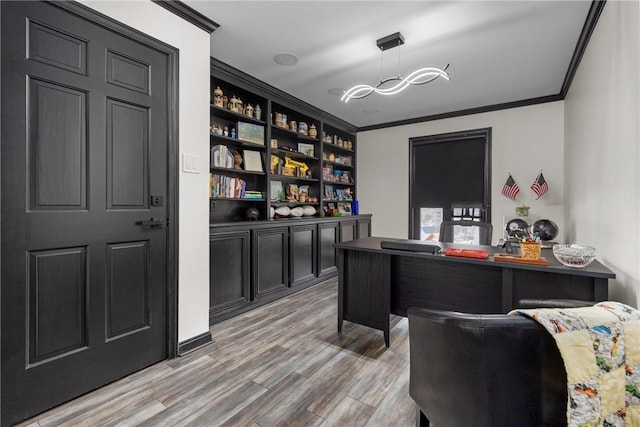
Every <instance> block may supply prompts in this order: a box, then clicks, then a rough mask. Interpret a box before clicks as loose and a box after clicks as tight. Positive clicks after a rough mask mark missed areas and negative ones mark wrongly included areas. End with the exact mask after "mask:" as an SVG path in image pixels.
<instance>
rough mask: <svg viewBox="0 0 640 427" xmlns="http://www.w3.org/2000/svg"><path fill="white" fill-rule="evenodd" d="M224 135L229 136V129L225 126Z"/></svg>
mask: <svg viewBox="0 0 640 427" xmlns="http://www.w3.org/2000/svg"><path fill="white" fill-rule="evenodd" d="M222 134H223V135H224V136H229V128H228V127H226V126H225V127H224V130H223V131H222Z"/></svg>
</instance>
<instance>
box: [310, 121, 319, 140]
mask: <svg viewBox="0 0 640 427" xmlns="http://www.w3.org/2000/svg"><path fill="white" fill-rule="evenodd" d="M309 136H310V137H312V138H315V137H316V136H318V130H317V129H316V125H315V124H313V123H312V124H311V126H310V127H309Z"/></svg>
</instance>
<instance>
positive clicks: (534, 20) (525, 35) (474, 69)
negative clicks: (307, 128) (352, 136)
mask: <svg viewBox="0 0 640 427" xmlns="http://www.w3.org/2000/svg"><path fill="white" fill-rule="evenodd" d="M183 3H185V4H187V5H188V6H190V7H191V8H193V9H195V10H196V11H198V12H200V13H202V14H203V15H205V16H207V17H208V18H210V19H211V20H213V21H215V22H216V23H218V24H219V25H220V27H219V28H218V29H216V30H215V31H214V32H213V33H212V34H211V56H213V57H214V58H216V59H218V60H220V61H222V62H225V63H227V64H229V65H231V66H233V67H235V68H237V69H239V70H241V71H243V72H245V73H247V74H249V75H251V76H253V77H255V78H257V79H259V80H262V81H263V82H266V83H268V84H270V85H272V86H274V87H276V88H278V89H280V90H282V91H284V92H286V93H288V94H290V95H293V96H294V97H296V98H299V99H301V100H303V101H305V102H307V103H309V104H311V105H314V106H315V107H317V108H320V109H322V110H324V111H326V112H328V113H330V114H333V115H334V116H337V117H339V118H341V119H343V120H345V121H347V122H349V123H351V124H353V125H355V126H357V127H359V128H362V127H368V126H376V125H380V124H385V123H390V122H396V121H402V120H407V119H413V118H419V117H425V116H432V115H438V114H444V113H451V112H456V111H461V110H467V109H477V108H482V107H486V106H491V105H497V104H504V103H510V102H518V101H523V100H528V99H532V98H539V97H545V96H551V95H557V94H559V93H560V90H561V88H562V84H563V82H564V80H565V76H566V75H567V70H568V68H569V64H570V62H571V58H572V55H573V52H574V50H575V49H576V44H577V43H578V39H579V37H580V33H581V31H582V28H583V26H584V24H585V21H586V19H587V15H588V12H589V8H590V6H591V1H586V0H578V1H576V0H573V1H481V0H477V1H327V0H325V1H313V0H297V1H269V0H262V1H237V0H235V1H229V0H227V1H217V0H213V1H211V0H207V1H203V0H186V1H183ZM395 32H401V33H402V35H403V36H404V38H405V44H404V45H402V46H400V47H397V48H393V49H389V50H386V51H384V52H382V51H380V49H378V47H377V46H376V40H377V39H379V38H382V37H384V36H387V35H389V34H392V33H395ZM283 52H290V53H294V54H295V55H296V56H297V57H298V62H297V63H296V64H295V65H279V64H277V63H276V62H275V61H274V56H275V55H277V54H280V53H283ZM446 64H450V65H449V68H448V72H449V74H450V76H451V80H450V81H447V80H444V79H437V80H435V81H433V82H431V83H428V84H425V85H421V86H411V87H408V88H407V89H406V90H405V91H403V92H401V93H399V94H396V95H393V96H382V95H377V94H372V95H370V96H368V97H366V98H363V99H359V100H358V99H353V100H351V101H349V102H348V103H346V104H345V103H344V102H341V101H340V94H338V95H332V94H331V93H329V90H331V89H336V88H338V90H337V92H338V93H340V91H341V90H344V89H349V88H350V87H351V86H353V85H356V84H362V83H366V84H371V85H375V84H377V83H378V82H379V81H380V80H381V77H382V78H386V77H391V76H396V75H398V74H399V75H401V76H406V75H407V74H409V73H410V72H412V71H414V70H415V69H417V68H422V67H429V66H437V67H444V66H445V65H446ZM333 92H336V90H334V91H333Z"/></svg>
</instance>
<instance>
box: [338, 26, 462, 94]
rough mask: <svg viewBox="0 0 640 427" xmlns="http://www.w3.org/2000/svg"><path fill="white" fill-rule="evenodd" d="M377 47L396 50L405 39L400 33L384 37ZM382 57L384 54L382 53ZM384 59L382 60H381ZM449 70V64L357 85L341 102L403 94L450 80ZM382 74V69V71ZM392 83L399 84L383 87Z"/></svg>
mask: <svg viewBox="0 0 640 427" xmlns="http://www.w3.org/2000/svg"><path fill="white" fill-rule="evenodd" d="M376 44H377V46H378V47H379V48H380V50H381V51H385V50H387V49H391V48H394V47H396V46H400V45H402V44H404V37H403V36H402V34H400V33H395V34H391V35H389V36H386V37H383V38H381V39H378V40H377V41H376ZM381 55H382V53H381ZM381 59H382V58H381ZM399 63H400V52H399V51H398V64H399ZM447 68H449V64H447V65H446V66H445V67H444V68H437V67H424V68H420V69H418V70H415V71H414V72H413V73H411V74H409V75H408V76H407V77H400V76H399V75H398V76H397V77H390V78H387V79H384V80H382V79H381V80H380V83H378V84H377V85H375V86H371V85H367V84H360V85H355V86H354V87H352V88H351V89H349V90H347V91H346V92H344V94H343V95H342V97H341V98H340V101H344V102H345V103H347V102H349V100H351V99H362V98H365V97H367V96H369V95H371V94H372V93H377V94H379V95H395V94H396V93H399V92H402V91H403V90H404V89H406V88H407V87H409V86H419V85H423V84H426V83H429V82H432V81H434V80H435V79H437V78H438V77H442V78H443V79H446V80H450V78H449V73H447ZM380 71H381V73H382V69H381V70H380ZM390 82H397V83H396V84H394V85H392V86H389V87H383V86H385V85H387V84H388V83H390Z"/></svg>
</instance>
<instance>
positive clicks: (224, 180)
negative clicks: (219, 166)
mask: <svg viewBox="0 0 640 427" xmlns="http://www.w3.org/2000/svg"><path fill="white" fill-rule="evenodd" d="M246 186H247V183H246V181H245V180H244V179H241V178H236V177H230V176H226V175H218V174H211V173H210V174H209V197H210V198H227V199H243V198H245V194H246Z"/></svg>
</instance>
